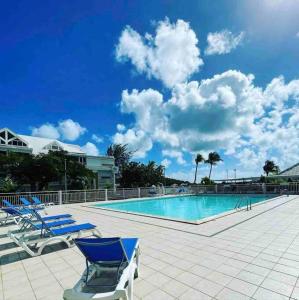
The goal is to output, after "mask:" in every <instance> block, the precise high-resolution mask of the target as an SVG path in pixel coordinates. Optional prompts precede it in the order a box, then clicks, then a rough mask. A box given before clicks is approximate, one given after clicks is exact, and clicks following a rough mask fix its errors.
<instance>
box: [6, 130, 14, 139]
mask: <svg viewBox="0 0 299 300" xmlns="http://www.w3.org/2000/svg"><path fill="white" fill-rule="evenodd" d="M12 138H14V136H13V135H12V134H11V133H10V132H8V131H7V139H8V140H10V139H12Z"/></svg>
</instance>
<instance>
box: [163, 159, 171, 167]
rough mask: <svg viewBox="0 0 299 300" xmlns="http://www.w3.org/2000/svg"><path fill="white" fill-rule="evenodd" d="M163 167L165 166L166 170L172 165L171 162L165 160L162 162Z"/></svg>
mask: <svg viewBox="0 0 299 300" xmlns="http://www.w3.org/2000/svg"><path fill="white" fill-rule="evenodd" d="M161 165H162V166H164V167H165V168H166V169H167V168H168V167H169V166H170V165H171V160H169V159H167V158H164V159H163V160H162V161H161Z"/></svg>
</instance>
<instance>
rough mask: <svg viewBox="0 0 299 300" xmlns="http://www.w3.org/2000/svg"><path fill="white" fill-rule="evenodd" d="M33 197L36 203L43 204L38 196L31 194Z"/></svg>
mask: <svg viewBox="0 0 299 300" xmlns="http://www.w3.org/2000/svg"><path fill="white" fill-rule="evenodd" d="M31 199H32V201H33V202H34V203H35V204H42V202H41V201H40V200H39V199H38V198H37V197H36V196H31Z"/></svg>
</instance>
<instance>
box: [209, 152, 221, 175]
mask: <svg viewBox="0 0 299 300" xmlns="http://www.w3.org/2000/svg"><path fill="white" fill-rule="evenodd" d="M219 161H222V159H221V157H220V155H219V154H218V153H217V152H210V153H209V156H208V159H207V160H206V161H205V163H206V164H210V172H209V179H211V173H212V168H213V166H215V165H217V163H218V162H219Z"/></svg>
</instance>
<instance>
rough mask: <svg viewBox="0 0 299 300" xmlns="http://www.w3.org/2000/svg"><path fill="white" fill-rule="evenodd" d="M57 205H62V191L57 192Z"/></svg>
mask: <svg viewBox="0 0 299 300" xmlns="http://www.w3.org/2000/svg"><path fill="white" fill-rule="evenodd" d="M58 203H59V205H62V191H58Z"/></svg>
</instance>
